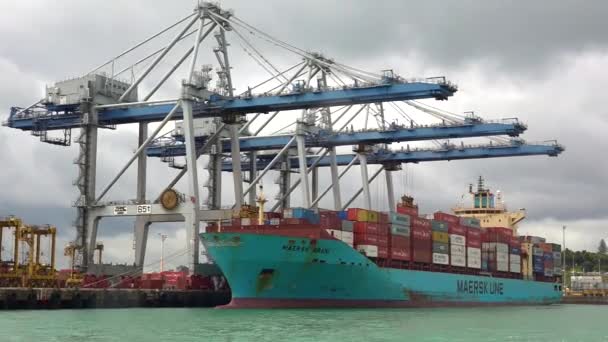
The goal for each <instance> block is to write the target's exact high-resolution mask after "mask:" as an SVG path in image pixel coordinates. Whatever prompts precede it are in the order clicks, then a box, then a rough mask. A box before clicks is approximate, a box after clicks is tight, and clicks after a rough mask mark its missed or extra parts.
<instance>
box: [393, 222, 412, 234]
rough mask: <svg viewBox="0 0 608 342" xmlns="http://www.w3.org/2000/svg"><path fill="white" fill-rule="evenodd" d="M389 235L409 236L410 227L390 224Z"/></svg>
mask: <svg viewBox="0 0 608 342" xmlns="http://www.w3.org/2000/svg"><path fill="white" fill-rule="evenodd" d="M391 235H399V236H405V237H409V236H410V227H405V226H400V225H396V224H391Z"/></svg>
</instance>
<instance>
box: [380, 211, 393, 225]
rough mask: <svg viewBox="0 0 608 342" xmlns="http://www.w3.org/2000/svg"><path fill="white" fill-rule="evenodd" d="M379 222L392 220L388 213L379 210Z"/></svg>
mask: <svg viewBox="0 0 608 342" xmlns="http://www.w3.org/2000/svg"><path fill="white" fill-rule="evenodd" d="M378 223H390V220H389V218H388V213H382V212H379V213H378Z"/></svg>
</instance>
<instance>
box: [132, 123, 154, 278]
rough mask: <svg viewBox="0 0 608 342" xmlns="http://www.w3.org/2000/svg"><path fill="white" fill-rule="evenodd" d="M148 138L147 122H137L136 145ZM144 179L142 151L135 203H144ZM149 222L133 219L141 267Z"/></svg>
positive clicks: (139, 158) (138, 260) (136, 262)
mask: <svg viewBox="0 0 608 342" xmlns="http://www.w3.org/2000/svg"><path fill="white" fill-rule="evenodd" d="M147 138H148V123H146V122H140V123H139V135H138V141H137V146H141V145H143V144H144V142H145V141H146V139H147ZM146 181H147V156H146V153H145V152H142V153H140V154H139V156H138V157H137V197H136V199H137V203H141V204H143V203H145V201H146ZM149 227H150V224H149V223H148V222H147V221H146V220H145V219H144V218H141V217H137V218H136V219H135V224H134V227H133V237H134V243H135V246H134V247H135V260H134V262H135V265H136V266H138V267H143V265H144V259H145V255H146V244H147V239H148V229H149Z"/></svg>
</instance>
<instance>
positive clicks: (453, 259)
mask: <svg viewBox="0 0 608 342" xmlns="http://www.w3.org/2000/svg"><path fill="white" fill-rule="evenodd" d="M450 264H452V266H458V267H465V266H466V265H467V258H466V257H465V256H464V255H454V254H452V255H450Z"/></svg>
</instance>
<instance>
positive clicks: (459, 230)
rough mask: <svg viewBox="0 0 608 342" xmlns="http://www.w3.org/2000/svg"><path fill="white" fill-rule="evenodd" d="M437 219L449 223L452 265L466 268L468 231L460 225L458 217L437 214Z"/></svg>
mask: <svg viewBox="0 0 608 342" xmlns="http://www.w3.org/2000/svg"><path fill="white" fill-rule="evenodd" d="M438 214H441V215H438ZM437 217H441V218H442V219H444V220H445V221H446V222H447V223H448V233H449V235H450V265H452V266H458V267H466V266H467V243H466V242H467V229H466V228H465V227H464V226H461V225H460V218H459V217H458V216H453V215H448V214H444V213H435V218H437Z"/></svg>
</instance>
